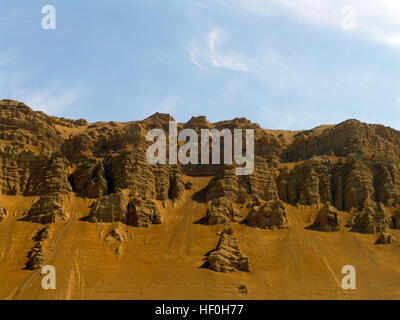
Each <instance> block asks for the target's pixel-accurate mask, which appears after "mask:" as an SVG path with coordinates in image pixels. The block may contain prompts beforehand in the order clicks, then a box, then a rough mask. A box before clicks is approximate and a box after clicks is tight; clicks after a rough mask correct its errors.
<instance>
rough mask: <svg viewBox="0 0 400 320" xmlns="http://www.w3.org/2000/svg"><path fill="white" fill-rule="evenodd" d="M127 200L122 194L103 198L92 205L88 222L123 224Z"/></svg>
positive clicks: (126, 210)
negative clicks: (117, 222)
mask: <svg viewBox="0 0 400 320" xmlns="http://www.w3.org/2000/svg"><path fill="white" fill-rule="evenodd" d="M128 203H129V200H128V198H127V197H126V196H125V195H124V194H123V193H122V192H117V193H112V194H109V195H107V196H103V197H101V198H99V199H98V200H96V201H95V202H94V203H93V204H92V208H91V210H90V214H89V218H88V220H89V221H91V222H116V221H119V222H124V221H126V214H127V212H128Z"/></svg>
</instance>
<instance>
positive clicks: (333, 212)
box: [310, 202, 340, 232]
mask: <svg viewBox="0 0 400 320" xmlns="http://www.w3.org/2000/svg"><path fill="white" fill-rule="evenodd" d="M310 229H313V230H318V231H325V232H332V231H340V217H339V212H338V210H337V209H336V208H335V207H334V206H333V205H332V204H331V203H330V202H326V203H325V204H324V206H323V207H322V208H321V210H320V211H319V212H318V215H317V217H316V219H315V221H314V223H313V224H312V225H311V226H310Z"/></svg>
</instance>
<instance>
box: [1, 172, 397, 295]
mask: <svg viewBox="0 0 400 320" xmlns="http://www.w3.org/2000/svg"><path fill="white" fill-rule="evenodd" d="M208 179H209V178H190V180H191V181H193V182H194V183H195V184H194V189H192V190H191V191H186V194H185V199H184V200H183V201H181V202H179V203H175V206H174V207H173V204H172V203H166V205H165V206H166V208H165V209H164V208H163V205H162V203H159V207H160V209H161V210H162V215H163V222H162V224H161V225H153V226H151V227H149V228H134V227H130V226H125V225H122V224H120V223H114V224H106V223H98V224H94V223H89V222H85V221H82V220H80V218H82V217H85V216H87V214H88V212H89V210H90V209H89V205H90V204H91V200H88V199H81V198H72V200H71V202H70V203H69V211H70V212H71V219H70V220H69V221H67V222H65V223H61V224H59V225H57V226H56V227H55V229H54V230H53V232H52V237H51V239H50V241H49V246H48V248H47V249H46V257H47V258H48V262H47V264H51V265H54V266H55V268H56V271H57V274H56V275H57V277H56V279H57V288H56V290H44V289H42V287H41V277H42V276H41V274H40V270H39V271H28V270H23V268H24V266H25V263H26V261H27V258H26V254H27V253H28V251H29V250H30V248H31V247H33V245H34V241H33V240H32V237H33V236H34V235H35V233H36V232H37V231H38V230H40V229H41V227H42V226H40V225H38V224H34V223H29V222H23V221H17V220H18V219H19V218H20V217H21V216H22V213H23V212H24V211H25V210H27V209H28V208H29V207H30V206H31V204H32V203H33V201H35V199H36V198H34V197H15V196H0V201H1V203H3V204H4V206H5V207H6V209H7V210H8V212H9V214H8V217H7V219H6V220H5V221H4V222H2V223H0V243H1V245H0V270H1V271H0V299H399V298H400V254H399V253H400V246H399V245H396V244H394V245H374V242H375V240H376V238H377V236H376V235H362V234H356V233H352V232H348V230H347V229H345V230H344V231H341V232H334V233H324V232H317V231H311V230H307V229H305V227H306V226H308V225H310V224H311V222H312V221H313V218H314V216H315V214H316V212H317V208H313V209H310V208H307V210H305V209H304V208H303V209H301V208H294V207H289V206H288V207H287V209H288V220H289V224H290V225H289V228H288V229H287V230H278V231H272V230H261V229H256V228H250V227H248V226H246V225H242V224H234V230H235V235H236V237H237V239H238V241H239V245H240V247H241V249H242V252H243V253H244V254H245V255H247V256H248V257H249V259H250V263H251V269H252V272H250V273H245V272H232V273H226V274H223V273H217V272H213V271H211V270H208V269H205V268H202V264H203V262H204V258H205V254H206V253H207V252H209V251H210V250H212V249H214V248H215V247H216V244H217V241H218V236H217V234H216V233H217V232H218V231H219V230H222V229H223V226H206V225H202V224H199V223H195V222H196V221H198V220H199V219H200V218H202V217H204V215H205V210H206V209H205V205H204V204H199V203H197V202H194V201H192V196H193V193H194V192H196V191H197V190H200V189H201V188H202V187H203V186H204V185H205V184H206V183H207V181H208ZM347 218H348V214H346V213H343V219H342V220H343V221H344V222H346V221H347ZM53 227H54V226H53ZM113 228H118V229H120V230H122V231H123V232H124V233H125V238H126V240H125V241H123V242H122V243H121V244H119V243H118V242H113V241H111V242H110V241H105V239H106V236H107V234H108V233H109V232H110V231H111V230H112V229H113ZM391 232H393V234H394V235H395V237H397V239H400V232H399V231H397V230H393V231H391ZM118 246H120V248H119V249H120V254H119V255H117V254H116V252H115V249H116V248H118ZM348 264H350V265H353V266H354V267H355V268H356V271H357V277H356V282H357V288H356V289H355V290H343V289H342V288H341V280H342V277H343V276H344V275H343V274H342V273H341V270H342V267H343V266H344V265H348ZM240 285H245V286H246V287H247V290H248V293H247V294H246V293H242V292H241V290H239V286H240Z"/></svg>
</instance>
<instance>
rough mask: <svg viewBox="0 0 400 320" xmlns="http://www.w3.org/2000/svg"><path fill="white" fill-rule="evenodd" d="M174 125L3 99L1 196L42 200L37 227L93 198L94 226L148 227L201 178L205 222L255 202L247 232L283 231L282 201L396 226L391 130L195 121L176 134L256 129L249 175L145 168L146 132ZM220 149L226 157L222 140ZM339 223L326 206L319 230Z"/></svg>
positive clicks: (231, 170) (364, 226) (395, 148)
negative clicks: (73, 200)
mask: <svg viewBox="0 0 400 320" xmlns="http://www.w3.org/2000/svg"><path fill="white" fill-rule="evenodd" d="M172 120H174V119H173V118H172V117H171V116H170V115H168V114H162V113H156V114H154V115H152V116H150V117H148V118H147V119H144V120H142V121H132V122H126V123H119V122H97V123H92V124H89V123H87V122H86V121H85V120H83V119H80V120H69V119H64V118H57V117H51V116H48V115H46V114H44V113H43V112H36V111H33V110H32V109H30V108H29V107H28V106H26V105H25V104H23V103H20V102H17V101H12V100H2V101H0V193H2V194H7V195H24V196H39V197H40V199H39V200H38V202H37V203H35V204H34V205H33V206H32V208H31V209H30V210H29V212H27V214H26V219H28V220H29V221H33V222H38V223H53V222H57V221H59V220H60V221H62V220H65V219H68V217H69V213H68V212H67V211H66V210H65V201H64V200H63V197H64V196H65V197H66V196H67V195H69V194H71V193H75V195H77V196H79V197H87V198H92V199H94V201H95V203H94V205H93V208H92V209H91V213H90V219H93V221H95V220H96V219H97V221H103V222H107V221H120V222H123V223H127V224H131V225H136V226H146V225H150V224H155V223H160V221H161V220H160V214H159V212H158V211H159V210H158V209H157V205H156V201H158V200H160V201H167V200H172V201H179V200H180V199H182V197H183V196H184V195H185V190H186V193H187V194H189V193H191V192H192V191H191V187H192V186H191V185H190V184H187V185H185V184H184V179H183V177H184V175H185V174H186V175H193V176H205V175H207V176H212V179H211V180H210V182H209V183H208V185H207V186H206V187H205V188H204V189H203V190H202V191H201V192H199V197H198V198H199V200H200V201H210V203H209V207H208V211H207V221H208V223H209V224H228V223H231V222H237V221H239V220H240V215H241V214H243V212H240V214H239V213H238V212H235V210H234V206H237V207H239V206H238V205H237V204H240V205H243V204H246V203H249V201H253V200H252V199H258V203H256V204H254V205H251V208H250V213H249V215H248V217H247V223H248V224H249V225H251V226H258V227H261V228H285V227H286V226H287V219H286V214H285V207H284V206H283V205H282V203H281V202H280V201H282V202H284V203H287V204H290V205H295V206H297V205H301V206H313V205H318V204H321V203H326V202H330V203H331V204H332V205H333V206H334V207H335V208H336V209H337V210H343V211H348V212H356V214H354V221H353V222H351V223H350V225H351V228H353V229H354V230H359V232H367V233H369V232H379V231H378V230H381V229H382V226H381V225H385V226H387V227H393V228H400V222H399V221H400V218H398V215H395V216H390V217H388V218H386V214H383V216H385V218H381V216H382V213H381V212H383V211H385V210H386V209H385V208H386V207H387V208H391V210H392V209H393V208H397V207H400V167H399V164H398V163H399V160H400V132H398V131H396V130H393V129H391V128H388V127H384V126H381V125H371V124H366V123H361V122H359V121H357V120H347V121H344V122H342V123H339V124H337V125H325V126H320V127H317V128H314V129H311V130H302V131H293V132H292V131H282V130H281V131H279V130H266V129H263V128H261V127H260V126H259V125H258V124H255V123H252V122H251V121H249V120H247V119H245V118H235V119H233V120H227V121H220V122H215V123H211V122H209V121H208V120H207V119H206V118H205V117H204V116H200V117H193V118H192V119H190V120H189V121H188V122H186V123H178V124H177V130H178V132H179V131H181V130H183V129H186V128H193V129H194V130H195V131H196V132H197V133H199V134H200V132H201V130H202V129H209V130H211V129H216V130H219V131H221V130H222V129H228V130H231V131H232V130H234V129H243V130H245V129H253V130H254V137H255V140H254V142H255V164H254V171H253V173H252V174H251V175H248V176H238V175H236V172H235V165H234V164H233V165H223V164H220V165H213V164H205V165H181V164H179V163H178V164H176V165H169V164H166V165H150V164H149V163H148V162H147V160H146V150H147V148H148V146H149V145H151V144H152V142H150V141H146V134H147V132H148V131H149V130H150V129H154V128H158V129H162V130H164V132H165V133H166V138H167V141H168V138H169V137H168V126H169V121H172ZM220 142H221V145H220V147H221V151H222V150H224V144H225V143H226V141H225V140H224V139H221V141H220ZM167 147H168V146H167ZM244 150H245V147H244V146H243V151H244ZM210 151H211V149H210ZM210 155H211V152H210ZM221 159H222V156H221ZM293 162H296V163H293ZM185 179H186V178H185ZM121 192H122V193H121ZM196 199H197V198H196ZM242 207H243V206H242ZM368 208H370V209H368ZM371 208H373V209H371ZM386 211H387V210H386ZM1 216H4V214H0V217H1ZM336 218H337V216H336V214H335V213H334V210H333V209H332V207H329V208H328V209H326V210H325V211H324V212H321V213H320V215H319V218H318V220H317V221H315V222H316V225H315V227H316V228H319V230H326V231H334V230H335V229H336V228H337V226H338V225H339V221H336V220H337V219H336ZM0 219H1V218H0ZM382 219H383V220H382Z"/></svg>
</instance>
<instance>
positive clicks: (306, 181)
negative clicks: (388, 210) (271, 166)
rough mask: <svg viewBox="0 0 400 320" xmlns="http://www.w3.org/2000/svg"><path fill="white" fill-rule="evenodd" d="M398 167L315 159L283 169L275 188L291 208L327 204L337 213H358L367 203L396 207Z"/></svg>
mask: <svg viewBox="0 0 400 320" xmlns="http://www.w3.org/2000/svg"><path fill="white" fill-rule="evenodd" d="M399 173H400V171H399V167H398V166H397V164H394V163H388V162H382V161H377V162H376V161H370V160H363V159H360V158H358V157H356V156H353V155H349V156H348V157H347V159H339V160H330V159H328V158H323V157H314V158H311V159H309V160H306V161H305V162H302V163H300V164H298V165H296V166H295V167H294V168H293V169H292V170H288V169H287V168H286V169H282V170H281V172H280V174H279V176H278V178H277V186H278V193H279V197H280V199H282V200H283V201H285V202H287V203H291V204H302V205H313V204H318V203H321V202H322V203H324V202H326V201H329V202H331V203H333V204H334V205H335V207H336V208H337V209H339V210H346V211H350V210H351V209H353V208H355V209H359V208H361V207H362V206H363V204H364V202H365V201H366V200H367V199H370V200H373V201H379V202H382V203H385V204H386V205H390V206H395V205H399V201H400V198H399V196H400V176H399Z"/></svg>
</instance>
